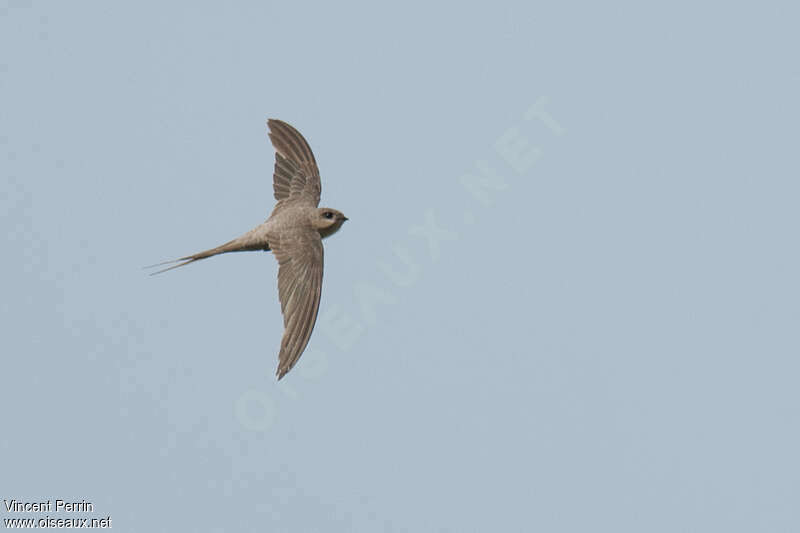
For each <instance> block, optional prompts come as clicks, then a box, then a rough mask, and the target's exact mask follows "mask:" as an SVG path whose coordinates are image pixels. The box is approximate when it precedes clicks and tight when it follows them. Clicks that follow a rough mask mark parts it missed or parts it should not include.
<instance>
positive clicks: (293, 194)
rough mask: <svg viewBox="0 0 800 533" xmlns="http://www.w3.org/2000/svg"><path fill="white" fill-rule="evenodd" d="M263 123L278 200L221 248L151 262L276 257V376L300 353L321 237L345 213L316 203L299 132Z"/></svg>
mask: <svg viewBox="0 0 800 533" xmlns="http://www.w3.org/2000/svg"><path fill="white" fill-rule="evenodd" d="M267 124H268V126H269V130H270V133H269V138H270V140H271V141H272V145H273V146H274V147H275V172H274V175H273V189H274V192H275V199H276V200H277V203H276V204H275V208H274V209H273V210H272V214H271V215H270V216H269V218H268V219H267V220H266V221H265V222H264V223H263V224H260V225H259V226H257V227H255V228H253V229H252V230H250V231H248V232H247V233H245V234H244V235H242V236H240V237H237V238H236V239H233V240H232V241H229V242H227V243H225V244H223V245H221V246H217V247H216V248H212V249H210V250H206V251H204V252H199V253H196V254H193V255H188V256H186V257H182V258H180V259H176V260H174V261H167V262H165V263H159V264H158V265H152V266H161V265H165V264H169V263H178V264H177V265H173V266H171V267H168V268H165V269H163V270H159V271H158V272H154V274H160V273H161V272H166V271H167V270H172V269H173V268H178V267H180V266H184V265H188V264H189V263H193V262H195V261H199V260H201V259H206V258H208V257H212V256H215V255H219V254H224V253H227V252H244V251H253V250H271V251H272V253H273V254H274V255H275V258H276V259H277V260H278V297H279V299H280V302H281V312H282V313H283V326H284V332H283V338H282V339H281V347H280V353H279V355H278V371H277V375H278V379H281V378H282V377H283V376H285V375H286V373H287V372H289V370H291V369H292V367H293V366H294V365H295V363H296V362H297V360H298V359H299V358H300V356H301V355H302V354H303V350H305V348H306V345H308V340H309V339H310V338H311V332H312V331H313V329H314V324H315V323H316V321H317V312H318V311H319V302H320V296H321V294H322V267H323V255H324V254H323V248H322V239H323V238H325V237H328V236H329V235H332V234H334V233H336V232H337V231H338V230H339V228H341V227H342V224H344V222H345V221H346V220H347V217H345V216H344V215H343V214H342V213H341V212H339V211H337V210H336V209H330V208H325V207H323V208H318V207H317V206H318V205H319V200H320V193H321V185H320V178H319V169H318V168H317V162H316V160H315V159H314V153H313V152H312V151H311V147H310V146H309V145H308V143H307V142H306V140H305V139H304V138H303V136H302V135H300V132H298V131H297V130H296V129H294V128H293V127H292V126H290V125H289V124H287V123H285V122H282V121H280V120H274V119H270V120H268V121H267Z"/></svg>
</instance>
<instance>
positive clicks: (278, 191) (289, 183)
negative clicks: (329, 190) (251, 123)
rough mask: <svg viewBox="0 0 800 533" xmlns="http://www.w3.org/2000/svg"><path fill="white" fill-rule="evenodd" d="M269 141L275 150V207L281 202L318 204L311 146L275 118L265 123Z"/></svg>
mask: <svg viewBox="0 0 800 533" xmlns="http://www.w3.org/2000/svg"><path fill="white" fill-rule="evenodd" d="M267 125H268V126H269V138H270V140H271V141H272V146H274V147H275V152H276V153H275V174H274V176H273V183H272V186H273V188H274V190H275V199H276V200H278V202H279V204H280V202H281V201H284V200H295V199H299V200H308V201H311V202H313V203H314V206H315V207H316V206H318V205H319V196H320V192H321V189H322V187H321V185H320V181H319V169H318V168H317V162H316V160H315V159H314V154H313V152H312V151H311V147H310V146H308V143H307V142H306V140H305V139H304V138H303V136H302V135H300V132H299V131H297V130H296V129H294V128H293V127H291V126H290V125H289V124H287V123H285V122H283V121H280V120H275V119H272V118H271V119H269V120H268V121H267Z"/></svg>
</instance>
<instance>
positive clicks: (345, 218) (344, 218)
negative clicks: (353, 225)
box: [342, 216, 350, 222]
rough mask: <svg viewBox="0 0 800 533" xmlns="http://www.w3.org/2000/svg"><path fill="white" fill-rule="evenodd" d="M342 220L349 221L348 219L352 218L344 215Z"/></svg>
mask: <svg viewBox="0 0 800 533" xmlns="http://www.w3.org/2000/svg"><path fill="white" fill-rule="evenodd" d="M342 220H343V221H345V222H346V221H348V220H350V219H349V218H347V217H345V216H343V217H342Z"/></svg>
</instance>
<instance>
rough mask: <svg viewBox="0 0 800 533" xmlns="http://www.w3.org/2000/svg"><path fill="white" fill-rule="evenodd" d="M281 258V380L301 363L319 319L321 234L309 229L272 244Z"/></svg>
mask: <svg viewBox="0 0 800 533" xmlns="http://www.w3.org/2000/svg"><path fill="white" fill-rule="evenodd" d="M270 245H271V247H272V251H273V253H274V254H275V257H276V259H277V260H278V265H279V266H278V296H279V298H280V301H281V312H282V313H283V326H284V332H283V338H282V339H281V350H280V354H279V356H278V371H277V375H278V379H281V378H282V377H283V376H285V375H286V373H287V372H289V370H291V369H292V367H293V366H294V365H295V363H297V360H298V359H300V356H301V355H302V354H303V350H305V348H306V346H307V345H308V340H309V339H310V338H311V332H312V331H313V330H314V324H315V323H316V321H317V313H318V311H319V301H320V297H321V295H322V270H323V256H324V252H323V248H322V239H321V238H320V236H319V233H318V232H316V231H313V230H312V229H310V228H309V229H308V230H306V231H297V232H292V233H291V234H289V235H285V236H282V237H281V239H280V240H279V241H278V242H275V243H270Z"/></svg>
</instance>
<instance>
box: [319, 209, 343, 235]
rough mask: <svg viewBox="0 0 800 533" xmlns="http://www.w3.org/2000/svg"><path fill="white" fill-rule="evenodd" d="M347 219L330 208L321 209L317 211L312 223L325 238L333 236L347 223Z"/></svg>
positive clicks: (339, 212)
mask: <svg viewBox="0 0 800 533" xmlns="http://www.w3.org/2000/svg"><path fill="white" fill-rule="evenodd" d="M346 220H347V217H346V216H344V214H342V212H341V211H337V210H336V209H331V208H330V207H320V208H319V209H317V211H316V214H315V216H314V218H313V220H312V221H311V223H312V224H313V225H314V228H315V229H316V230H317V231H319V234H320V235H321V236H322V237H323V238H325V237H327V236H328V235H333V234H334V233H336V232H337V231H339V228H341V227H342V224H344V223H345V221H346Z"/></svg>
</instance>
